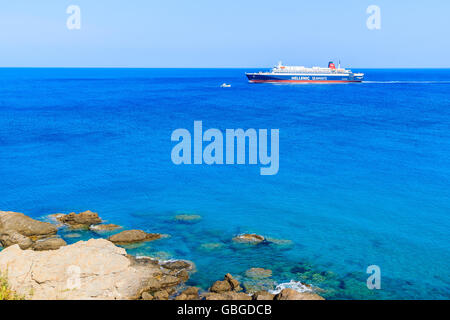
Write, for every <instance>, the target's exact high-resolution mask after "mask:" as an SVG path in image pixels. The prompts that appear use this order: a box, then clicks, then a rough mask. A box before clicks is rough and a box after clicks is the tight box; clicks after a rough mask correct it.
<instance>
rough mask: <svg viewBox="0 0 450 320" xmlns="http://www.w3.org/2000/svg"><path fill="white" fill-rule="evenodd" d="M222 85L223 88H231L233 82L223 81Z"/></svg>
mask: <svg viewBox="0 0 450 320" xmlns="http://www.w3.org/2000/svg"><path fill="white" fill-rule="evenodd" d="M220 87H221V88H230V87H231V84H226V83H222V84H221V85H220Z"/></svg>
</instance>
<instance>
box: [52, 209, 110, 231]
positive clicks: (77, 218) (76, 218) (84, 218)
mask: <svg viewBox="0 0 450 320" xmlns="http://www.w3.org/2000/svg"><path fill="white" fill-rule="evenodd" d="M57 219H58V220H59V221H60V222H62V223H65V224H68V225H70V226H72V227H74V226H75V227H76V228H80V227H82V226H87V227H89V226H91V225H93V224H99V223H101V222H102V219H100V217H99V216H98V214H97V213H96V212H92V211H90V210H88V211H84V212H80V213H79V214H76V213H75V212H71V213H69V214H66V215H62V216H59V217H57Z"/></svg>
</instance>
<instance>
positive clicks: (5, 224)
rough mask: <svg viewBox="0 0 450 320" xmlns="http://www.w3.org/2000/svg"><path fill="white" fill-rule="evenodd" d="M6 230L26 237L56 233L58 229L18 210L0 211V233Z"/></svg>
mask: <svg viewBox="0 0 450 320" xmlns="http://www.w3.org/2000/svg"><path fill="white" fill-rule="evenodd" d="M7 231H15V232H18V233H20V234H21V235H23V236H26V237H42V236H49V235H53V234H56V232H57V231H58V229H57V228H56V227H55V226H54V225H52V224H51V223H48V222H42V221H38V220H34V219H32V218H30V217H28V216H26V215H24V214H23V213H20V212H12V211H0V233H2V232H7Z"/></svg>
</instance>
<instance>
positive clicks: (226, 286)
mask: <svg viewBox="0 0 450 320" xmlns="http://www.w3.org/2000/svg"><path fill="white" fill-rule="evenodd" d="M241 290H242V288H241V286H240V284H239V281H237V280H236V279H234V278H233V276H232V275H231V274H229V273H227V274H226V275H225V278H224V280H222V281H216V282H214V284H213V285H212V286H211V288H210V289H209V291H211V292H215V293H223V292H229V291H235V292H238V291H241Z"/></svg>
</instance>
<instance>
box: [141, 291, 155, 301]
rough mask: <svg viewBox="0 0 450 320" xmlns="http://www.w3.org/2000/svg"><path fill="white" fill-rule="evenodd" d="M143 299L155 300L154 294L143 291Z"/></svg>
mask: <svg viewBox="0 0 450 320" xmlns="http://www.w3.org/2000/svg"><path fill="white" fill-rule="evenodd" d="M142 300H153V296H152V295H151V294H150V293H148V292H144V293H142Z"/></svg>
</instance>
